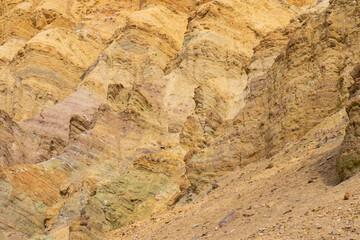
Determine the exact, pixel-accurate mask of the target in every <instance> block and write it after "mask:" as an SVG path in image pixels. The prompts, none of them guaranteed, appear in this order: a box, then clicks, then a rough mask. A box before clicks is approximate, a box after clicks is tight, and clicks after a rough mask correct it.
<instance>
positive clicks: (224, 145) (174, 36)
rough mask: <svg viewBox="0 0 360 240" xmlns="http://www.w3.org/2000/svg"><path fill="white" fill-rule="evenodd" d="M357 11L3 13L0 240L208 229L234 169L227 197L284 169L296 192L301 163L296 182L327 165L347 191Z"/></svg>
mask: <svg viewBox="0 0 360 240" xmlns="http://www.w3.org/2000/svg"><path fill="white" fill-rule="evenodd" d="M328 4H329V6H327V5H328ZM359 11H360V10H359V6H358V2H357V1H350V0H335V1H330V2H329V1H325V0H324V1H318V2H315V1H313V0H294V1H290V0H289V1H278V0H261V1H238V0H220V1H217V0H214V1H209V0H198V1H191V0H186V1H169V0H140V1H128V0H127V1H103V0H96V1H78V0H66V1H62V2H61V1H54V0H43V1H32V0H28V1H22V2H21V1H20V2H19V1H2V2H1V4H0V23H1V24H0V44H1V45H0V103H1V104H0V109H1V110H0V190H1V191H0V239H47V238H50V239H51V238H56V239H64V240H66V239H104V238H105V237H107V238H109V239H112V238H122V237H124V236H125V235H126V237H127V234H128V233H127V231H125V232H124V231H123V230H118V231H115V232H111V230H114V229H117V228H122V227H124V226H129V225H131V226H132V227H133V226H134V224H135V225H136V224H137V222H139V221H143V220H145V221H148V220H149V219H155V217H154V216H157V215H158V214H167V213H168V212H169V211H170V210H171V209H173V208H175V209H177V208H178V207H180V208H181V207H183V209H185V210H184V214H185V215H184V216H183V217H184V219H188V218H190V215H189V214H192V213H191V211H190V210H186V209H187V208H189V209H190V208H191V207H192V206H195V207H196V206H198V207H201V209H199V212H201V214H204V218H206V216H205V213H204V212H203V211H202V210H205V209H207V210H209V206H210V205H211V204H210V203H211V201H213V200H214V199H210V200H211V201H208V200H207V199H208V198H206V196H208V195H209V194H211V193H212V191H216V189H217V188H219V185H218V184H217V183H216V181H221V180H220V179H221V178H224V177H225V178H226V177H228V176H231V174H233V173H234V174H238V173H239V171H242V169H244V172H243V173H241V174H245V176H247V178H246V179H245V180H244V179H243V178H242V177H241V176H242V175H240V176H238V177H237V178H236V179H235V178H233V179H232V182H236V181H238V182H241V181H249V184H251V181H252V180H251V179H252V178H254V179H266V181H269V182H271V181H270V180H271V179H272V178H271V177H273V178H275V177H274V176H275V175H276V171H279V172H278V173H280V170H281V171H284V172H283V173H281V174H280V176H281V179H282V180H284V179H285V180H284V181H287V180H286V179H287V177H286V176H287V174H291V175H292V178H290V179H292V181H293V182H292V183H294V184H295V182H296V181H297V179H296V177H297V176H298V175H297V172H298V171H297V170H294V169H295V168H298V169H302V167H301V164H302V163H304V164H305V165H304V166H306V167H304V168H305V169H306V171H307V173H308V172H310V171H311V166H313V165H314V164H315V165H317V166H322V165H323V164H324V163H325V162H326V161H327V160H328V159H334V161H336V159H335V158H336V157H334V156H339V153H340V158H339V160H338V173H339V174H340V177H341V178H342V179H345V178H347V177H348V176H352V175H353V174H355V173H356V172H357V170H358V166H359V165H360V164H359V159H358V157H357V156H358V154H359V153H358V151H357V146H358V145H359V144H358V136H357V135H358V134H357V125H358V124H357V122H358V104H357V103H358V102H359V101H358V100H359V99H358V93H359V91H358V88H359V86H358V85H359V79H360V78H359V77H360V75H359V67H358V65H356V64H357V63H359V62H360V52H359V51H360V50H359V49H360V48H359V42H360V41H359V40H360V36H359V28H358V25H359V21H360V12H359ZM349 96H350V100H349V101H348V103H346V102H347V100H348V98H349ZM345 108H346V111H347V113H348V116H349V119H350V121H349V122H347V117H346V114H345ZM346 125H348V126H347V128H346ZM345 128H346V133H345ZM344 135H345V138H344ZM343 138H344V140H343ZM302 156H303V157H302ZM324 158H325V160H324ZM302 159H303V160H302ZM302 161H303V162H302ZM316 161H320V164H321V165H319V163H318V162H316ZM307 162H311V164H313V165H311V166H308V165H306V164H307ZM323 162H324V163H323ZM264 163H266V164H267V165H266V166H263V165H262V164H264ZM252 164H255V165H256V164H258V165H256V166H261V169H262V170H259V169H258V168H256V170H254V171H255V172H254V171H252V170H250V172H246V171H247V169H248V168H250V167H251V166H253V165H252ZM248 166H250V167H248ZM273 168H274V169H273ZM239 169H240V170H239ZM264 169H265V170H264ZM275 169H276V170H275ZM263 171H268V172H265V174H264V176H265V177H264V176H262V175H261V174H262V172H263ZM299 171H300V170H299ZM319 171H320V170H319ZM321 171H323V172H324V171H325V172H329V171H330V170H324V169H321ZM268 173H269V174H270V175H268ZM239 174H240V173H239ZM301 174H302V173H301ZM333 174H334V177H332V178H331V179H336V174H335V173H333ZM303 176H306V177H308V175H306V174H305V173H304V175H303ZM269 179H270V180H269ZM264 181H265V180H264ZM274 181H276V183H277V184H279V182H277V180H274ZM279 181H280V180H279ZM311 181H312V182H313V181H314V180H313V179H312V178H311V179H310V180H309V183H312V182H311ZM329 181H330V180H329ZM331 181H334V182H335V181H336V180H331ZM232 182H231V183H232ZM241 183H242V182H241ZM234 184H235V183H233V185H234ZM264 184H265V185H266V186H268V188H267V190H266V191H265V192H264V194H265V193H266V194H268V195H269V196H270V195H271V193H270V192H269V191H270V190H271V188H272V186H270V185H269V184H270V183H269V184H268V183H264ZM289 185H291V184H289ZM241 186H243V185H241ZM301 186H302V185H301ZM292 188H293V189H295V188H296V186H292ZM249 189H250V190H249V191H250V192H252V191H254V194H257V190H255V188H249ZM268 190H269V191H268ZM271 191H272V190H271ZM242 192H246V189H245V188H244V189H243V190H242ZM309 194H310V193H309ZM204 196H205V200H204V201H203V202H201V201H202V200H201V198H202V197H204ZM234 196H235V195H234ZM309 196H310V195H309ZM311 196H312V197H313V196H315V195H311ZM260 197H261V196H260ZM260 197H259V199H260ZM196 198H197V199H200V200H199V201H200V202H201V204H200V203H199V202H196V201H195V199H196ZM237 198H240V197H237ZM309 198H310V197H309ZM215 199H217V198H215ZM231 199H232V198H231ZM249 199H252V200H253V198H252V197H250V198H249ZM273 200H274V199H273ZM194 201H195V203H194V205H189V206H188V205H187V204H188V203H191V202H194ZM218 201H219V203H222V204H226V203H225V201H223V200H218ZM232 201H233V202H232V204H233V203H234V202H235V200H234V199H233V200H232ZM274 201H275V200H274ZM245 202H246V201H245ZM246 203H247V202H246ZM196 204H200V205H196ZM209 204H210V205H209ZM183 205H185V206H183ZM242 207H244V208H245V205H244V206H243V205H242ZM246 207H247V206H246ZM269 208H270V207H269ZM219 209H220V208H213V209H212V210H209V212H210V213H211V214H215V212H216V211H220V210H219ZM227 210H228V209H227ZM238 210H239V209H236V210H233V211H230V213H232V214H230V215H231V216H232V217H231V219H233V218H234V219H235V218H238V216H239V215H238ZM249 210H250V209H249ZM179 214H180V213H179ZM244 214H245V215H246V216H245V215H244ZM244 214H243V216H245V217H249V216H253V215H251V214H247V213H244ZM175 216H176V221H180V222H181V221H183V220H181V219H182V218H183V217H181V216H179V215H175ZM179 219H180V220H179ZM221 219H224V216H223V217H222V218H221ZM221 219H220V220H221ZM279 219H280V218H279ZM231 221H233V220H231ZM231 221H230V220H229V221H228V222H229V223H228V222H226V224H221V228H222V229H223V228H224V229H225V228H226V225H227V224H230V222H231ZM259 221H260V220H259ZM169 222H170V220H169V221H168V220H167V222H165V224H167V223H169ZM132 224H133V225H132ZM155 225H156V224H155ZM194 228H196V227H194ZM185 232H186V231H184V234H185ZM146 234H147V233H146ZM146 234H145V235H143V236H144V238H143V239H147V238H149V235H146ZM169 234H170V233H169ZM175 234H177V233H171V236H174V235H175ZM215 235H216V234H215ZM215 235H214V238H213V239H221V236H218V235H216V237H215ZM184 236H185V235H184ZM196 236H197V235H196ZM200 236H204V235H200ZM269 236H270V235H269ZM271 237H273V236H271ZM173 238H174V239H181V234H180V235H178V236H174V237H173ZM249 238H252V237H249ZM193 239H197V238H194V237H193ZM224 239H225V238H224Z"/></svg>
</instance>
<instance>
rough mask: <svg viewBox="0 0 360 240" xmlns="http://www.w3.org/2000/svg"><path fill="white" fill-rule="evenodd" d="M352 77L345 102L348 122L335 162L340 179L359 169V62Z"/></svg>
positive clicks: (352, 72)
mask: <svg viewBox="0 0 360 240" xmlns="http://www.w3.org/2000/svg"><path fill="white" fill-rule="evenodd" d="M350 75H351V77H352V78H353V79H354V83H353V84H352V85H351V87H350V89H349V91H350V99H349V101H348V102H347V104H346V112H347V114H348V116H349V124H348V126H347V128H346V136H345V139H344V142H343V144H342V149H341V156H340V159H339V160H338V162H337V170H338V173H339V175H340V177H341V179H342V180H345V179H347V178H349V177H351V176H352V175H354V174H355V173H356V172H358V171H359V165H360V158H359V150H358V149H359V148H358V145H359V81H360V64H358V65H356V66H355V67H354V69H353V70H352V71H351V73H350Z"/></svg>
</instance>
